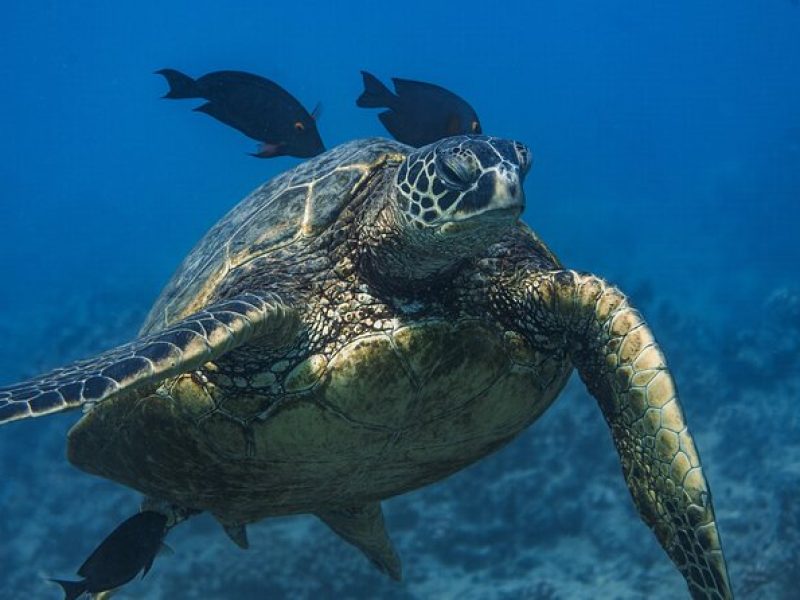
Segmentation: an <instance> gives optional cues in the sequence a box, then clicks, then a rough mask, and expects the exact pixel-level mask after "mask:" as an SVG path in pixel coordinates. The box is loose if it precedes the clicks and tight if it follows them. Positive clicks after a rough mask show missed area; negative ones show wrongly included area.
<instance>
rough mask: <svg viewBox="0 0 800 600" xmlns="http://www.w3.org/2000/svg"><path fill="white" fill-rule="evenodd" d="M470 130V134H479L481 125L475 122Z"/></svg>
mask: <svg viewBox="0 0 800 600" xmlns="http://www.w3.org/2000/svg"><path fill="white" fill-rule="evenodd" d="M470 129H472V133H480V132H481V124H480V123H478V122H477V121H473V122H472V124H471V125H470Z"/></svg>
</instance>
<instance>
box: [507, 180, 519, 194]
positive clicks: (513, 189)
mask: <svg viewBox="0 0 800 600" xmlns="http://www.w3.org/2000/svg"><path fill="white" fill-rule="evenodd" d="M508 195H509V196H516V195H517V184H516V183H512V184H511V185H509V186H508Z"/></svg>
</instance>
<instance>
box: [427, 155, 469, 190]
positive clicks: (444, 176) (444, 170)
mask: <svg viewBox="0 0 800 600" xmlns="http://www.w3.org/2000/svg"><path fill="white" fill-rule="evenodd" d="M434 164H435V165H436V174H437V175H438V176H439V177H440V178H441V180H442V183H444V184H445V185H446V186H447V187H449V188H451V189H456V190H465V189H467V188H468V187H470V186H471V185H472V184H473V182H474V181H475V179H476V174H477V173H476V168H475V161H474V160H473V159H472V157H471V156H469V155H465V154H449V153H447V154H437V155H436V159H435V161H434Z"/></svg>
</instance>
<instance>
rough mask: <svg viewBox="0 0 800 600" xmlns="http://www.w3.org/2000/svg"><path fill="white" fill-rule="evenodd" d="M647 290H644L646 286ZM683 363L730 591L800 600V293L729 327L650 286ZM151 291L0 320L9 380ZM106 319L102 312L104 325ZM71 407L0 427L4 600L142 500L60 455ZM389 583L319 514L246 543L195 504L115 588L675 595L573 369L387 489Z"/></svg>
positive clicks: (68, 356) (139, 303) (665, 332)
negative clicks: (486, 439) (540, 404)
mask: <svg viewBox="0 0 800 600" xmlns="http://www.w3.org/2000/svg"><path fill="white" fill-rule="evenodd" d="M643 289H644V288H643ZM642 296H643V298H642V301H640V304H643V306H642V309H643V312H644V313H645V315H646V316H647V317H648V319H649V321H650V324H651V326H652V327H653V329H654V330H655V332H656V335H657V336H658V338H659V340H660V342H661V343H662V346H663V347H664V349H665V352H666V354H667V357H668V359H669V360H670V364H671V367H672V369H673V372H674V374H675V375H676V378H677V382H678V386H679V391H680V394H681V398H682V401H683V405H684V410H685V412H686V414H687V418H688V420H689V424H690V427H691V428H692V430H693V433H694V436H695V439H696V441H697V444H698V447H699V449H700V452H701V455H702V458H703V461H704V465H705V469H706V475H707V476H708V478H709V480H710V483H711V486H712V490H713V492H714V499H715V506H716V510H717V516H718V519H719V524H720V528H721V533H722V536H723V543H724V547H725V550H726V553H727V558H728V562H729V569H730V573H731V576H732V578H733V584H734V588H735V590H736V593H737V597H739V598H746V599H764V600H781V599H789V598H796V597H797V595H796V594H797V584H796V569H797V567H798V566H799V565H800V503H798V502H797V498H798V497H800V413H799V412H798V411H797V405H796V401H797V398H798V392H800V375H799V373H800V368H798V367H800V352H799V351H798V350H799V348H798V346H800V294H799V293H798V292H797V291H796V290H795V291H792V290H787V289H777V290H773V291H772V292H771V293H769V294H766V295H765V297H766V298H767V300H766V302H765V304H764V306H763V308H762V310H761V312H760V313H759V315H757V316H756V315H753V316H752V318H748V319H745V320H744V321H743V322H744V323H746V324H745V325H741V326H740V325H739V324H738V323H739V322H736V323H733V322H732V323H729V324H727V325H719V326H718V325H716V324H714V325H708V324H707V323H706V320H704V319H703V318H702V316H697V315H689V316H687V315H682V314H680V313H679V312H678V311H677V310H676V309H675V308H674V307H671V306H668V305H665V304H663V303H660V302H659V301H657V300H656V299H655V298H654V296H653V295H647V294H643V295H642ZM147 302H148V300H147V299H141V300H139V299H137V298H136V297H135V294H132V293H131V292H130V290H126V291H125V292H124V293H123V292H121V291H120V292H108V293H106V294H104V295H103V296H102V297H101V296H81V295H75V296H74V297H69V298H65V299H63V301H62V302H60V303H59V304H58V305H57V306H56V307H51V308H49V309H48V310H47V311H45V312H44V314H43V310H44V309H42V307H39V306H31V307H30V309H29V310H30V311H31V314H17V315H12V316H13V317H14V318H11V319H8V320H6V321H4V322H2V324H0V336H2V339H4V340H5V341H6V344H5V345H4V346H3V348H2V349H0V361H1V364H3V365H4V366H3V371H2V378H3V381H4V382H10V381H11V380H16V379H19V378H23V377H26V376H30V375H34V374H35V373H36V372H38V371H41V370H44V369H47V368H50V367H53V366H56V365H59V364H61V363H63V362H66V361H69V360H72V359H77V358H79V357H83V356H86V355H90V354H92V353H93V352H96V351H99V350H102V349H105V348H107V347H109V346H111V345H114V344H116V343H119V342H121V341H124V340H126V339H128V338H129V337H130V336H132V335H134V334H135V332H136V330H137V328H138V324H139V323H140V322H141V320H142V319H143V318H144V315H145V313H146V310H147V308H148V307H147ZM97 315H103V317H102V319H98V318H97ZM77 417H78V415H77V414H75V413H72V414H67V415H59V416H56V417H51V418H48V419H36V420H31V421H27V422H19V423H13V424H11V425H8V426H4V427H3V428H2V429H0V463H1V464H2V465H3V473H2V476H3V485H2V487H0V507H2V513H1V514H0V540H2V543H0V565H2V569H0V597H2V598H43V599H44V598H54V599H55V598H60V597H61V596H62V594H61V592H60V590H59V589H58V588H57V587H56V586H55V585H54V584H50V583H47V582H46V578H47V577H62V578H69V577H70V576H71V574H72V573H73V572H74V571H75V569H76V568H77V567H78V566H79V565H80V564H81V562H82V561H83V560H84V558H85V557H86V556H87V555H88V553H89V552H90V551H91V550H92V549H93V548H94V547H95V545H96V544H97V543H98V542H99V541H100V540H101V539H102V538H103V537H104V536H105V535H106V534H107V533H108V532H109V531H110V530H111V529H113V527H115V526H116V525H117V524H118V523H119V522H120V521H121V520H123V519H124V518H126V517H127V516H129V515H130V514H132V513H133V512H134V511H135V510H136V509H137V506H138V496H137V494H135V493H134V492H132V491H130V490H126V489H123V488H121V487H119V486H117V485H115V484H111V483H108V482H105V481H102V480H100V479H97V478H94V477H91V476H89V475H85V474H82V473H80V472H78V471H77V470H75V469H74V468H72V467H70V466H69V465H68V464H67V462H66V459H65V457H64V434H65V432H66V430H67V429H68V428H69V426H70V425H71V424H72V423H73V422H74V421H75V420H76V418H77ZM385 511H386V515H387V520H388V527H389V530H390V532H391V534H392V537H393V539H394V542H395V545H396V547H397V549H398V552H399V553H400V555H401V557H402V559H403V568H404V581H403V582H402V583H400V584H398V583H394V582H392V581H390V580H388V579H386V578H385V577H384V576H383V575H381V574H380V573H378V572H377V571H376V570H375V569H374V568H373V567H372V566H371V565H370V564H369V563H368V562H367V561H366V560H365V559H364V558H363V557H362V556H361V554H360V553H359V552H358V551H356V550H355V549H353V548H351V547H350V546H348V545H347V544H346V543H345V542H343V541H341V540H340V539H339V538H337V537H336V536H335V535H334V534H333V533H331V532H330V531H329V530H328V529H327V528H326V527H325V526H324V525H322V524H321V523H319V522H317V521H316V520H315V519H314V518H311V517H294V518H284V519H276V520H273V521H270V522H264V523H262V524H258V525H255V526H251V527H250V530H249V532H250V542H251V548H250V549H249V550H248V551H242V550H240V549H238V548H237V547H235V546H234V545H233V544H232V543H231V542H230V541H228V539H227V538H226V536H225V535H224V534H223V532H222V531H221V529H220V528H219V527H218V525H217V524H216V523H215V522H214V521H213V520H212V519H210V518H208V517H205V516H200V517H196V518H194V519H191V520H190V521H188V522H187V523H185V524H183V525H182V526H180V527H178V528H176V529H175V530H174V531H173V532H171V534H170V536H169V539H168V543H169V544H170V546H171V547H172V548H173V549H174V550H175V553H174V555H171V556H164V557H162V558H158V559H157V561H156V563H155V566H154V568H153V570H152V571H151V572H150V573H149V574H148V575H147V577H146V578H145V579H144V580H141V581H136V582H134V583H132V584H130V585H129V586H127V587H125V588H124V589H123V590H122V591H120V592H119V593H118V594H117V595H116V596H115V598H120V599H124V598H128V599H133V598H142V599H144V598H147V599H148V600H150V599H152V600H159V599H167V598H180V599H183V598H186V599H192V598H220V599H224V598H235V599H237V600H247V599H251V598H252V599H256V598H258V599H264V598H270V599H273V598H274V599H284V598H285V599H305V598H308V599H311V598H314V599H318V598H354V599H361V598H363V599H367V598H369V599H374V598H382V599H383V598H385V599H412V598H414V599H416V598H419V599H423V598H436V599H439V598H441V599H448V598H453V599H455V598H459V599H487V600H492V599H498V600H499V599H528V600H558V599H562V600H565V599H571V598H604V599H620V600H627V599H631V600H632V599H637V598H652V599H664V600H666V599H674V598H682V597H688V593H687V591H686V587H685V585H684V582H683V580H682V578H681V577H680V575H679V574H678V572H677V570H675V569H674V568H673V566H672V564H671V563H670V561H669V560H668V559H667V557H666V556H665V555H664V554H663V552H662V551H661V549H660V548H659V546H658V544H657V543H656V540H655V537H654V536H653V535H652V534H651V533H650V532H649V531H648V529H647V528H646V527H645V526H644V524H643V523H642V522H641V521H640V520H639V517H638V516H637V515H636V513H635V511H634V509H633V505H632V502H631V500H630V498H629V495H628V492H627V489H626V488H625V486H624V483H623V479H622V475H621V470H620V467H619V464H618V461H617V457H616V453H615V450H614V447H613V445H612V442H611V439H610V436H609V434H608V431H607V429H606V427H605V424H604V423H603V419H602V416H601V414H600V411H599V410H598V408H597V407H596V405H595V403H594V401H593V400H592V399H591V398H590V397H589V396H588V395H587V394H586V392H585V391H584V390H583V387H582V385H581V384H580V381H578V380H577V378H573V380H572V381H571V382H570V384H569V385H568V387H567V390H565V392H564V394H563V395H562V397H561V398H560V399H559V401H558V402H557V403H556V404H555V405H554V406H553V408H552V409H551V410H550V411H549V412H548V413H546V414H545V416H544V417H542V418H541V419H540V420H539V421H538V422H537V423H535V424H534V425H533V426H532V427H531V428H530V429H529V430H528V431H526V432H525V433H524V434H523V435H521V436H520V437H519V438H518V439H516V440H515V441H514V442H513V443H511V444H510V445H509V446H507V447H506V448H504V449H502V450H501V451H499V452H498V453H496V454H495V455H493V456H491V457H489V458H487V459H485V460H484V461H482V462H481V463H479V464H477V465H475V466H473V467H472V468H470V469H467V470H466V471H463V472H461V473H459V474H457V475H455V476H453V477H451V478H450V479H448V480H446V481H444V482H442V483H440V484H437V485H434V486H431V487H428V488H426V489H423V490H421V491H418V492H415V493H412V494H408V495H406V496H402V497H398V498H394V499H391V500H389V501H387V502H386V503H385Z"/></svg>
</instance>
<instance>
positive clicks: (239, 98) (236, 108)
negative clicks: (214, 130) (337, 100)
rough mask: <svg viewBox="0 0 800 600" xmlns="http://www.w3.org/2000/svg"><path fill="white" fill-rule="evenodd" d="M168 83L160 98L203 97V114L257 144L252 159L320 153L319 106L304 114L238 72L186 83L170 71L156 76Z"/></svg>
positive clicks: (270, 86) (281, 94) (272, 86)
mask: <svg viewBox="0 0 800 600" xmlns="http://www.w3.org/2000/svg"><path fill="white" fill-rule="evenodd" d="M156 73H157V74H158V75H163V76H164V77H165V78H166V80H167V83H168V84H169V92H167V93H166V94H165V95H164V98H175V99H178V98H205V99H206V100H208V102H206V103H205V104H202V105H200V106H198V107H197V108H195V109H194V110H196V111H198V112H202V113H206V114H207V115H210V116H212V117H214V118H215V119H217V120H218V121H221V122H223V123H225V124H226V125H229V126H231V127H233V128H234V129H238V130H239V131H241V132H242V133H243V134H245V135H246V136H248V137H250V138H253V139H254V140H257V141H259V142H261V145H260V146H259V149H258V151H257V152H256V153H254V154H253V155H252V156H257V157H259V158H272V157H274V156H297V157H299V158H309V157H311V156H316V155H317V154H320V153H321V152H324V151H325V146H324V145H323V144H322V140H321V139H320V136H319V131H317V122H316V121H317V117H318V116H319V107H318V108H316V109H314V112H313V113H309V112H308V111H307V110H306V109H305V108H303V105H302V104H300V102H298V100H297V99H296V98H295V97H294V96H292V95H291V94H290V93H289V92H287V91H286V90H284V89H283V88H282V87H281V86H279V85H278V84H277V83H275V82H274V81H270V80H269V79H265V78H264V77H260V76H258V75H253V74H252V73H245V72H243V71H215V72H213V73H208V74H207V75H203V76H202V77H199V78H198V79H192V78H191V77H189V76H188V75H184V74H183V73H181V72H180V71H176V70H174V69H161V70H160V71H156Z"/></svg>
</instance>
